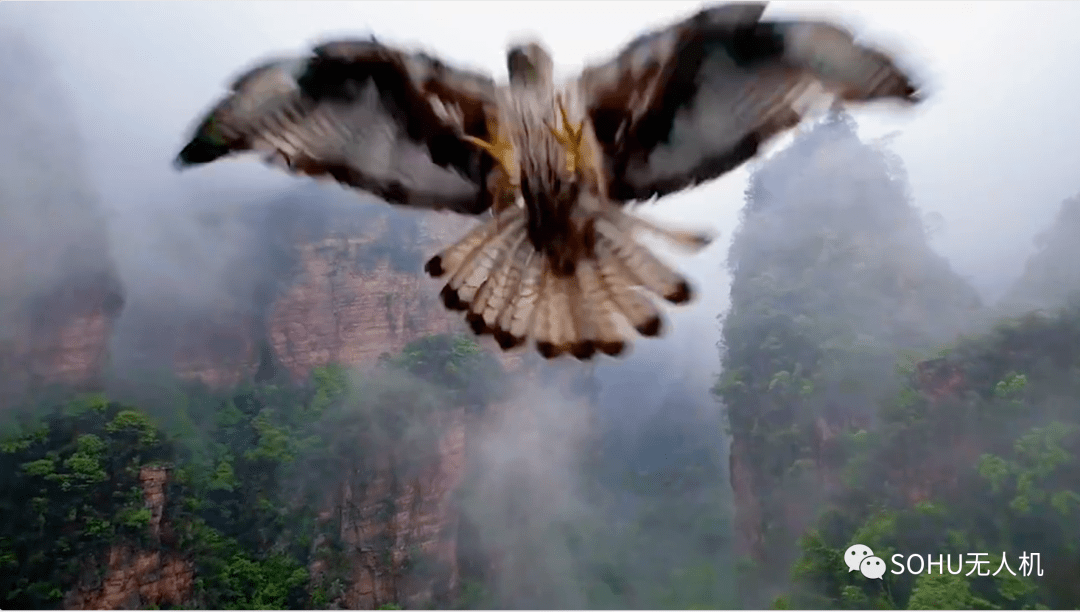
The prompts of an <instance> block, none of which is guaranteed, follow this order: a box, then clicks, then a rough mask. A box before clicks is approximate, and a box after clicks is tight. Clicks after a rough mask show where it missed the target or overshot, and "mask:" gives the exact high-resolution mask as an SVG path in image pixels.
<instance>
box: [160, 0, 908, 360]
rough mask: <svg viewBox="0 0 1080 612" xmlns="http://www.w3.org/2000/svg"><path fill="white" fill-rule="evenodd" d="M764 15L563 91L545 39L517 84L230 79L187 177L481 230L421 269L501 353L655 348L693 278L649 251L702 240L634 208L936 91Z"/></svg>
mask: <svg viewBox="0 0 1080 612" xmlns="http://www.w3.org/2000/svg"><path fill="white" fill-rule="evenodd" d="M766 6H767V3H765V2H749V3H730V4H719V5H713V6H708V7H705V8H703V9H702V10H700V11H698V12H697V13H696V14H693V15H692V16H690V17H688V18H685V19H683V20H681V21H678V22H676V23H673V24H670V25H668V26H666V27H662V28H659V29H656V30H654V31H651V32H648V33H645V34H643V35H641V36H639V37H638V38H636V39H635V40H633V41H631V42H630V43H629V44H627V45H626V46H625V48H623V49H622V50H621V51H620V52H619V53H618V54H617V55H615V56H614V57H613V58H612V59H610V60H609V61H607V62H604V63H598V64H595V65H590V66H587V67H586V68H584V70H582V71H581V72H580V74H578V75H577V76H576V77H575V78H572V79H568V80H565V81H557V80H556V78H555V74H554V69H553V63H552V59H551V56H550V54H549V53H548V52H547V51H546V50H545V49H544V47H543V46H542V45H541V44H539V43H537V42H532V41H529V42H522V43H518V44H513V45H511V46H510V49H509V51H508V53H507V58H506V66H507V72H508V77H509V78H508V80H507V82H505V83H497V82H496V81H495V80H494V79H493V78H492V77H491V76H489V75H487V74H482V73H479V72H476V71H472V70H469V69H466V68H463V67H454V66H451V65H450V64H448V63H446V62H444V61H441V60H440V59H438V58H436V57H433V56H431V55H429V54H427V53H423V52H419V51H407V50H403V49H400V48H395V47H393V46H388V45H385V44H383V43H381V42H378V41H377V40H375V38H374V37H370V38H367V39H359V38H357V39H351V40H335V41H329V42H325V43H323V44H320V45H318V46H315V47H314V48H313V49H312V50H311V51H310V52H309V53H307V54H305V55H302V56H298V57H284V58H276V59H272V60H268V61H264V62H262V63H260V64H258V65H256V66H254V67H253V68H251V69H249V70H247V71H246V72H244V73H243V74H242V75H240V76H239V77H238V78H236V79H235V81H234V82H233V84H232V86H231V88H230V91H229V93H228V95H226V96H224V97H223V98H222V99H221V100H220V101H219V102H218V103H217V104H216V105H214V106H213V108H212V109H211V110H210V111H209V112H208V113H207V114H206V115H205V116H204V117H203V118H202V119H201V121H199V122H198V124H197V125H196V127H195V129H194V134H193V136H192V138H191V139H190V141H189V142H188V143H187V145H186V146H184V147H183V149H182V150H181V151H180V153H179V155H178V156H177V159H176V165H177V166H178V167H180V168H185V167H190V166H195V165H200V164H207V163H210V162H213V161H215V160H218V159H221V158H224V157H226V156H230V155H234V154H239V153H245V152H247V153H254V154H256V155H258V156H261V158H262V159H263V161H265V162H266V163H269V164H273V165H275V166H278V167H281V168H283V169H285V170H287V171H290V172H292V173H295V174H299V175H307V176H312V177H322V178H325V179H329V180H332V181H337V182H338V183H341V184H343V185H345V186H347V187H350V188H354V189H357V190H362V191H366V192H368V193H370V194H373V195H375V196H378V197H379V198H381V199H383V200H385V201H386V202H388V203H390V204H394V205H398V206H409V207H413V208H416V209H428V210H438V211H449V212H453V213H457V214H460V215H470V216H475V217H480V218H481V222H480V223H477V224H476V225H475V226H474V228H473V229H471V230H469V231H467V232H466V233H465V235H464V236H463V237H462V238H461V239H460V240H458V241H457V242H456V243H454V244H451V245H449V246H447V247H446V248H445V249H444V250H442V252H440V253H438V254H436V255H434V256H433V257H431V259H430V260H428V261H427V263H426V264H425V266H424V270H425V272H426V273H428V274H429V275H430V276H432V277H434V278H445V285H444V286H443V288H442V291H441V297H442V301H443V304H444V305H445V306H446V308H448V309H450V310H454V311H464V312H465V318H466V319H467V321H468V322H469V324H470V326H471V327H472V330H473V331H474V332H475V333H477V334H478V335H483V334H490V335H492V336H493V337H494V338H495V340H496V341H497V342H498V344H499V346H500V347H501V348H502V349H503V350H510V349H512V348H514V347H518V346H520V345H523V344H525V343H527V342H531V343H532V344H533V345H534V346H535V349H536V351H537V352H539V353H540V354H541V355H542V356H543V357H545V358H548V359H551V358H554V357H557V356H560V355H566V354H569V355H572V356H573V357H576V358H577V359H579V360H586V359H590V358H591V357H593V356H594V355H596V354H606V355H612V356H617V355H620V354H623V353H624V352H625V351H626V350H627V348H628V347H629V346H631V344H632V341H633V340H634V338H635V337H636V335H635V334H640V335H641V336H645V337H650V336H658V335H660V334H661V332H662V328H663V320H664V319H663V313H662V311H661V308H660V299H662V300H665V301H667V302H669V303H672V304H685V303H687V302H688V301H690V300H691V299H692V297H693V293H694V291H693V288H692V287H691V285H690V283H689V282H688V281H687V279H686V278H685V277H684V276H683V275H682V274H680V273H679V272H678V271H677V270H675V269H673V268H672V267H671V266H670V265H669V264H667V263H665V262H664V261H663V260H662V259H661V258H659V257H657V255H656V254H654V253H653V251H652V250H651V249H649V248H648V247H647V246H645V245H644V244H642V243H641V242H639V238H640V237H641V236H642V235H643V234H652V235H655V236H658V237H660V238H662V239H664V240H667V241H668V242H670V243H671V244H674V245H677V246H683V247H685V248H687V249H689V250H691V251H692V250H695V249H700V248H702V247H704V246H705V245H707V244H708V243H709V241H710V239H711V237H710V235H709V234H708V233H707V232H703V231H697V230H692V229H689V228H674V227H664V226H661V225H659V224H656V223H653V222H649V221H647V220H646V219H645V218H643V217H641V216H639V215H637V214H635V213H634V208H635V206H633V205H635V204H638V203H644V202H648V201H651V200H654V199H657V198H661V197H663V196H665V195H668V194H671V193H676V192H679V191H681V190H685V189H688V188H690V187H693V186H695V185H697V184H699V183H702V182H704V181H708V180H710V179H715V178H717V177H719V176H721V175H723V174H725V173H727V172H728V171H730V170H732V169H734V168H736V167H738V166H740V165H741V164H742V163H744V162H746V161H747V160H749V159H751V158H753V157H754V156H755V155H757V154H758V152H759V151H761V150H762V146H763V144H765V143H766V142H767V141H769V140H770V139H772V138H774V137H776V136H778V135H780V134H782V133H784V132H786V131H788V130H789V129H791V128H793V127H794V126H796V125H798V124H799V123H800V122H801V121H803V119H804V118H805V117H807V116H809V115H810V114H811V113H813V112H815V111H816V110H820V109H821V108H823V107H825V106H835V105H840V104H843V103H846V102H852V103H865V102H870V101H874V100H884V99H891V100H896V101H899V102H901V103H904V104H913V103H915V102H917V101H918V100H919V99H920V98H921V97H922V96H921V95H920V89H919V88H918V87H917V86H916V85H915V84H914V82H913V79H912V78H911V76H909V74H908V73H907V72H905V71H904V70H903V69H901V68H900V67H898V65H897V62H896V61H894V58H893V57H891V56H890V55H889V54H888V53H886V52H884V51H882V50H881V49H878V48H873V47H869V46H864V45H863V44H860V43H859V42H857V41H856V39H855V37H854V35H853V34H852V33H851V32H850V31H849V30H847V29H845V28H842V27H840V26H838V25H835V24H832V23H829V22H825V21H815V20H806V19H786V20H785V19H767V18H764V17H763V15H764V13H765V9H766Z"/></svg>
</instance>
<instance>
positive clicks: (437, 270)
mask: <svg viewBox="0 0 1080 612" xmlns="http://www.w3.org/2000/svg"><path fill="white" fill-rule="evenodd" d="M424 272H427V273H428V276H430V277H432V278H439V277H440V276H442V275H443V274H446V270H445V269H444V268H443V265H442V255H436V256H435V257H432V258H431V259H429V260H428V262H427V263H426V264H424Z"/></svg>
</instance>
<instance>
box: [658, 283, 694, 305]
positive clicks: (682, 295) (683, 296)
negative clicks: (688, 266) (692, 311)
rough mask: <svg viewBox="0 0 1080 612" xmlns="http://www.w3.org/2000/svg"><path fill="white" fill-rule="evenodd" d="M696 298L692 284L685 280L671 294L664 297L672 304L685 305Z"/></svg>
mask: <svg viewBox="0 0 1080 612" xmlns="http://www.w3.org/2000/svg"><path fill="white" fill-rule="evenodd" d="M693 297H694V290H693V288H691V287H690V283H688V282H686V281H685V280H684V281H682V282H680V283H679V284H678V285H677V286H676V287H675V289H674V290H672V291H671V293H668V294H667V295H665V296H664V299H665V300H667V301H669V302H671V303H672V304H685V303H687V302H689V301H690V300H691V299H692V298H693Z"/></svg>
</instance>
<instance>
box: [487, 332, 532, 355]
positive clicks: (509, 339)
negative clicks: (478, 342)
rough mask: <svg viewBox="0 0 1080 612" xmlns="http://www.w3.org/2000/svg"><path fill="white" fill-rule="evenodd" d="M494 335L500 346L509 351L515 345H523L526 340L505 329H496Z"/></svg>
mask: <svg viewBox="0 0 1080 612" xmlns="http://www.w3.org/2000/svg"><path fill="white" fill-rule="evenodd" d="M494 335H495V341H496V342H498V343H499V348H501V349H502V350H504V351H508V350H510V349H512V348H514V347H517V346H521V345H522V344H523V343H524V342H525V338H522V337H519V336H515V335H513V334H511V333H510V332H508V331H506V330H503V329H497V330H495V332H494Z"/></svg>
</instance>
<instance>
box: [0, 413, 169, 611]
mask: <svg viewBox="0 0 1080 612" xmlns="http://www.w3.org/2000/svg"><path fill="white" fill-rule="evenodd" d="M172 452H173V449H172V447H171V446H170V445H169V444H168V443H164V442H162V441H161V438H160V436H159V435H158V431H157V430H156V429H155V428H154V426H153V424H152V423H150V422H149V421H148V420H147V419H146V418H145V415H142V414H139V413H137V412H135V411H134V410H132V409H131V408H129V407H126V406H123V405H121V404H118V403H113V402H108V401H105V400H104V399H103V398H101V397H100V396H84V397H78V398H75V399H74V400H72V401H71V402H69V403H67V404H64V405H61V406H56V407H55V409H54V410H53V411H52V412H51V413H49V414H48V416H46V417H45V418H44V422H43V423H42V424H41V427H40V428H39V429H36V430H35V431H34V432H33V433H30V434H25V435H23V436H20V437H18V438H15V439H9V440H7V441H6V443H5V444H4V447H3V451H2V453H0V471H2V475H0V483H2V486H0V491H3V492H4V495H3V497H2V498H0V513H2V514H3V516H4V519H5V520H4V521H3V522H2V524H0V560H3V562H4V564H5V565H7V566H9V567H8V569H7V570H6V571H4V572H0V593H2V594H3V595H2V596H0V599H2V601H3V607H14V608H24V609H32V608H42V607H55V606H57V605H59V603H60V598H61V596H62V594H63V592H64V591H65V590H66V588H67V587H68V586H69V585H71V584H73V583H74V581H75V580H77V579H78V578H79V576H80V575H81V572H82V571H83V570H82V568H81V566H80V563H79V562H80V561H81V560H82V559H86V558H93V557H95V556H97V555H100V554H101V553H102V552H103V551H104V549H105V547H107V546H108V545H110V544H111V543H112V542H113V541H115V539H116V538H125V537H126V538H130V539H133V540H135V541H138V540H140V539H141V538H143V537H145V536H146V535H147V533H146V531H147V527H148V525H149V523H150V511H149V509H147V508H145V507H144V506H143V495H142V489H141V485H140V482H139V472H140V469H141V468H142V467H143V466H148V465H153V464H155V463H158V462H160V461H162V460H164V459H166V458H168V457H169V456H171V454H172ZM27 501H28V502H29V503H26V502H27Z"/></svg>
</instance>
